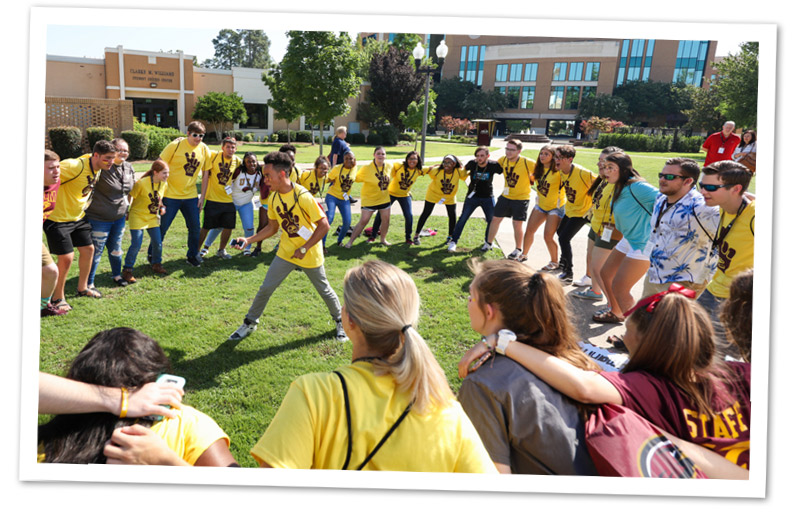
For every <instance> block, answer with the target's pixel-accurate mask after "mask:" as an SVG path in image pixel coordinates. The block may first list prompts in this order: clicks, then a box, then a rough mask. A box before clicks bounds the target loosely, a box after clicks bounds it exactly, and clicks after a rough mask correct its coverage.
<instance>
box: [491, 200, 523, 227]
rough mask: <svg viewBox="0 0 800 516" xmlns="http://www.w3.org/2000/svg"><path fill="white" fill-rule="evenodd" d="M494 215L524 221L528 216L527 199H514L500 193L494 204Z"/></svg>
mask: <svg viewBox="0 0 800 516" xmlns="http://www.w3.org/2000/svg"><path fill="white" fill-rule="evenodd" d="M494 216H495V217H503V218H507V217H511V218H512V219H513V220H522V221H524V220H526V219H527V218H528V199H525V200H516V201H514V200H511V199H508V198H507V197H503V196H502V195H501V196H500V198H499V199H497V204H495V205H494Z"/></svg>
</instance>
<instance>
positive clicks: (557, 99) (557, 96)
mask: <svg viewBox="0 0 800 516" xmlns="http://www.w3.org/2000/svg"><path fill="white" fill-rule="evenodd" d="M563 106H564V87H563V86H553V87H552V88H550V103H549V105H548V107H549V108H550V109H561V108H562V107H563Z"/></svg>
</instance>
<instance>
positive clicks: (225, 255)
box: [217, 249, 233, 260]
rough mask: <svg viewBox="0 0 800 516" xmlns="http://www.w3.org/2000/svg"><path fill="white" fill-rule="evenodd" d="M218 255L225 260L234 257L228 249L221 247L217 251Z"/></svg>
mask: <svg viewBox="0 0 800 516" xmlns="http://www.w3.org/2000/svg"><path fill="white" fill-rule="evenodd" d="M217 256H218V257H220V258H222V259H223V260H230V259H231V258H233V256H231V255H229V254H228V251H226V250H225V249H220V250H219V251H217Z"/></svg>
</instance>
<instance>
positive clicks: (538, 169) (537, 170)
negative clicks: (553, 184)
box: [533, 144, 556, 181]
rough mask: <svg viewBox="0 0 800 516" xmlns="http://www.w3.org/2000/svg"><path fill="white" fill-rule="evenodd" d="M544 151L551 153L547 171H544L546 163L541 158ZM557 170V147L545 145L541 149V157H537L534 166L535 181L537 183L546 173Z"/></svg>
mask: <svg viewBox="0 0 800 516" xmlns="http://www.w3.org/2000/svg"><path fill="white" fill-rule="evenodd" d="M542 151H547V152H549V153H550V156H551V157H550V165H548V167H547V170H545V169H544V163H542V160H541V158H540V157H539V156H541V154H542ZM555 169H556V146H555V145H549V144H548V145H545V146H544V147H542V148H541V149H539V155H537V156H536V165H534V166H533V179H534V180H535V181H539V180H540V179H541V178H542V176H543V175H544V173H545V172H552V171H554V170H555Z"/></svg>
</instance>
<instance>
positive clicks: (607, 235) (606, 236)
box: [600, 227, 614, 242]
mask: <svg viewBox="0 0 800 516" xmlns="http://www.w3.org/2000/svg"><path fill="white" fill-rule="evenodd" d="M612 233H614V231H613V230H612V229H611V228H609V227H606V228H603V236H601V237H600V240H602V241H603V242H611V234H612Z"/></svg>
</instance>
